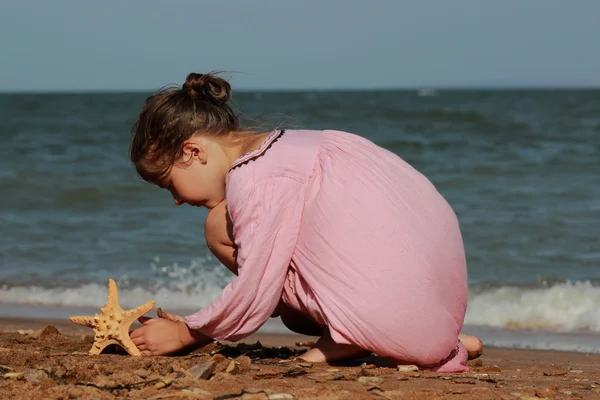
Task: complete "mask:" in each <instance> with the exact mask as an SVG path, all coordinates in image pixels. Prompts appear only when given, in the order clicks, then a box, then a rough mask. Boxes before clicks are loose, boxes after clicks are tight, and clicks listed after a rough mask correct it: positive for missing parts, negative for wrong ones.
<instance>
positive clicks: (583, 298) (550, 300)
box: [465, 281, 600, 332]
mask: <svg viewBox="0 0 600 400" xmlns="http://www.w3.org/2000/svg"><path fill="white" fill-rule="evenodd" d="M598 304H600V287H598V286H594V285H593V284H592V283H591V282H589V281H584V282H570V281H567V282H564V283H557V284H555V285H553V286H551V287H545V288H522V287H515V286H502V287H499V288H495V289H488V290H485V291H483V292H480V293H473V291H472V294H471V296H470V298H469V305H468V309H467V316H466V318H465V323H466V324H470V325H479V326H491V327H502V328H513V329H532V330H538V329H539V330H546V331H564V332H568V331H585V330H587V331H593V332H600V308H599V307H598Z"/></svg>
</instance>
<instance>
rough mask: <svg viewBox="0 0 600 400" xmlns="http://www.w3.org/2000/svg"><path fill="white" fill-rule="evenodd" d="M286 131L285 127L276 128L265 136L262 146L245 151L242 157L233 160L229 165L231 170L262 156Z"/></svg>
mask: <svg viewBox="0 0 600 400" xmlns="http://www.w3.org/2000/svg"><path fill="white" fill-rule="evenodd" d="M284 132H285V130H283V129H275V130H274V131H273V132H271V133H270V134H269V136H267V137H266V138H265V140H263V142H262V143H261V144H260V146H258V147H257V148H255V149H254V150H250V151H249V152H247V153H245V154H244V155H242V156H241V157H239V158H237V159H236V160H235V161H234V162H233V164H231V166H230V167H229V171H231V170H233V169H234V168H237V167H239V166H240V165H242V164H245V163H247V162H248V161H250V160H253V159H255V158H257V157H260V156H262V155H263V154H264V153H265V152H266V151H267V150H268V149H269V147H271V145H272V144H273V143H274V142H275V141H276V140H277V139H279V137H281V135H283V133H284Z"/></svg>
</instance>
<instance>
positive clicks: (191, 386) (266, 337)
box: [0, 318, 600, 400]
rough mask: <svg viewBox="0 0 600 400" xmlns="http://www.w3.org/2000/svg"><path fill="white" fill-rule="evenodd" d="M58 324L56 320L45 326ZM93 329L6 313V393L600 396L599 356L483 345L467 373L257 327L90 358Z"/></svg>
mask: <svg viewBox="0 0 600 400" xmlns="http://www.w3.org/2000/svg"><path fill="white" fill-rule="evenodd" d="M48 326H50V327H54V328H56V329H53V328H48ZM91 333H92V330H91V329H89V328H85V327H81V326H77V325H74V324H72V323H70V322H69V321H66V320H39V319H29V320H25V319H17V318H4V319H0V398H2V399H9V398H10V399H32V398H44V399H73V398H81V399H110V398H125V397H126V398H131V399H162V398H182V399H183V398H186V399H187V398H198V399H219V400H224V399H235V398H240V399H291V398H298V399H373V398H387V399H396V398H398V399H454V398H461V399H501V398H502V399H539V398H547V399H572V398H584V399H595V398H600V378H599V377H598V375H599V372H600V355H592V354H585V353H569V352H556V351H533V350H512V349H500V348H486V349H485V353H484V355H483V356H482V357H481V358H480V359H478V360H475V361H471V362H470V368H471V370H470V371H469V372H466V373H462V374H440V373H435V372H431V371H407V372H404V371H399V370H398V369H397V368H395V367H393V366H391V365H388V364H386V363H385V361H384V360H381V359H378V358H377V357H374V356H373V357H367V358H365V359H362V360H359V361H358V362H354V363H349V364H343V365H337V364H336V365H328V364H307V363H303V362H301V361H298V360H295V357H296V356H297V355H298V354H300V353H301V352H302V351H303V349H305V348H306V346H307V345H310V342H311V341H314V340H315V338H312V337H307V336H300V335H292V334H290V335H285V334H255V335H253V336H251V337H249V338H248V339H246V340H244V341H243V342H241V343H235V344H232V343H218V342H215V343H213V344H211V345H209V346H207V347H205V348H203V349H200V350H196V351H194V352H192V353H190V354H187V355H182V356H176V357H153V358H146V357H130V356H127V355H123V354H120V353H121V352H120V351H118V349H114V348H113V349H108V351H107V352H106V353H105V354H102V355H100V356H89V355H88V354H87V352H88V350H89V349H90V347H91V344H92V339H93V338H92V336H91Z"/></svg>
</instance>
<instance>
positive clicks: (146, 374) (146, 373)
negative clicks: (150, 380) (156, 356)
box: [133, 369, 150, 379]
mask: <svg viewBox="0 0 600 400" xmlns="http://www.w3.org/2000/svg"><path fill="white" fill-rule="evenodd" d="M133 374H134V375H137V376H139V377H140V378H142V379H146V378H147V377H149V376H150V371H147V370H145V369H136V370H135V371H133Z"/></svg>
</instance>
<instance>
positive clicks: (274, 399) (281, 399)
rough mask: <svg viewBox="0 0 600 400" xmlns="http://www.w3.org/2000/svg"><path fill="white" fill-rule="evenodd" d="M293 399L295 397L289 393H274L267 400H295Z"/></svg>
mask: <svg viewBox="0 0 600 400" xmlns="http://www.w3.org/2000/svg"><path fill="white" fill-rule="evenodd" d="M293 398H294V396H293V395H291V394H289V393H273V394H269V395H267V399H269V400H286V399H293Z"/></svg>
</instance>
